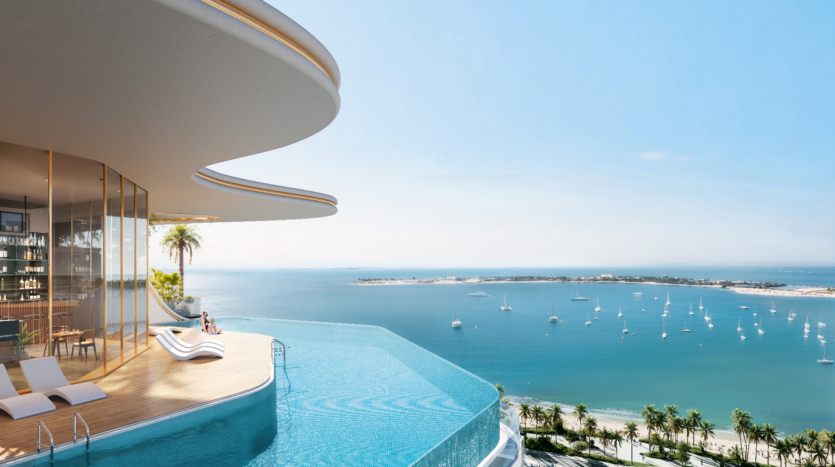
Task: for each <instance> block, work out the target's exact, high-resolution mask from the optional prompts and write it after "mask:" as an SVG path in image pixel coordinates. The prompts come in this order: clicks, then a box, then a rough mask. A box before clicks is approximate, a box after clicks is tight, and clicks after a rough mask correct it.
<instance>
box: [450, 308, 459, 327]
mask: <svg viewBox="0 0 835 467" xmlns="http://www.w3.org/2000/svg"><path fill="white" fill-rule="evenodd" d="M452 314H453V316H455V321H453V322H452V327H454V328H460V327H461V321H458V314H457V313H455V310H452Z"/></svg>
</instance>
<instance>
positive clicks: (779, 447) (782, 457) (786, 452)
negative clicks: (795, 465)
mask: <svg viewBox="0 0 835 467" xmlns="http://www.w3.org/2000/svg"><path fill="white" fill-rule="evenodd" d="M774 451H775V452H776V453H777V460H779V461H780V467H783V461H786V463H788V461H789V458H790V457H791V455H792V448H791V446H790V445H789V443H787V442H785V441H783V440H777V442H775V443H774Z"/></svg>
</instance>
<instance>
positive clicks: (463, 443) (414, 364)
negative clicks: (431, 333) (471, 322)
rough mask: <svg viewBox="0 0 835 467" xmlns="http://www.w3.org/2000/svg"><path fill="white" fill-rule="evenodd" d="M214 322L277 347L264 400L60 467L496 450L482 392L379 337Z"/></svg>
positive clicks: (414, 460) (442, 460)
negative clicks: (283, 356)
mask: <svg viewBox="0 0 835 467" xmlns="http://www.w3.org/2000/svg"><path fill="white" fill-rule="evenodd" d="M216 323H217V324H218V326H219V327H220V328H222V329H223V330H224V331H234V332H248V333H259V334H267V335H270V336H273V337H274V338H276V339H278V340H280V341H282V342H283V343H284V344H285V345H286V346H287V347H288V349H287V360H286V364H285V365H282V364H281V362H280V360H279V364H278V366H277V367H276V373H275V394H274V398H273V397H272V396H273V394H270V399H269V400H268V401H267V402H266V403H264V404H260V405H258V406H255V407H247V408H245V409H242V410H239V411H236V412H234V413H233V414H231V415H229V416H224V417H222V418H220V419H211V420H207V421H206V422H201V423H199V424H198V425H197V426H192V427H184V428H183V429H182V431H180V432H178V433H177V434H176V435H174V436H172V435H167V436H161V437H158V438H154V437H153V436H151V437H150V438H148V437H143V439H136V440H133V441H131V442H129V443H128V444H129V445H128V446H124V445H123V446H120V447H119V449H116V448H114V449H107V450H104V451H102V450H100V449H97V448H96V445H95V443H94V445H93V447H92V452H91V453H90V454H89V455H87V456H86V457H85V458H84V459H79V458H76V459H73V461H72V462H71V463H69V464H66V465H96V466H98V465H125V464H131V465H154V466H157V467H161V466H166V465H178V466H191V465H194V466H201V467H202V466H205V465H212V466H215V465H222V466H243V465H251V466H267V465H269V466H274V465H286V466H381V467H388V466H410V465H415V466H421V467H422V466H424V465H427V466H428V465H444V466H449V467H459V466H461V467H463V466H476V465H477V464H478V462H479V461H480V460H481V459H483V458H484V457H486V455H487V454H488V453H489V452H490V451H491V450H492V449H493V448H494V447H495V446H496V444H497V443H498V441H499V401H498V392H497V391H496V389H495V388H494V387H493V386H492V385H490V384H489V383H487V382H486V381H484V380H482V379H480V378H478V377H476V376H474V375H472V374H470V373H468V372H466V371H464V370H462V369H460V368H458V367H456V366H454V365H452V364H450V363H448V362H446V361H445V360H443V359H441V358H439V357H437V356H435V355H434V354H432V353H430V352H428V351H426V350H424V349H422V348H420V347H418V346H416V345H414V344H412V343H411V342H409V341H406V340H405V339H402V338H400V337H398V336H397V335H395V334H393V333H391V332H389V331H387V330H385V329H382V328H378V327H373V326H357V325H338V324H323V323H311V322H299V321H283V320H268V319H246V318H221V319H216ZM186 325H188V324H186ZM219 376H220V377H234V375H219ZM265 407H269V409H267V410H265ZM273 408H274V410H275V412H272V410H273ZM180 418H187V417H180ZM164 423H169V422H164ZM178 423H185V422H184V421H182V420H180V421H179V422H178ZM123 436H126V437H130V436H131V435H123ZM149 454H153V455H152V456H151V457H148V456H149Z"/></svg>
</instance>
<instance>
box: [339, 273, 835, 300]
mask: <svg viewBox="0 0 835 467" xmlns="http://www.w3.org/2000/svg"><path fill="white" fill-rule="evenodd" d="M530 282H589V283H613V284H652V285H674V286H684V287H715V288H724V289H729V290H733V291H734V292H738V293H745V294H755V295H772V296H789V297H798V296H804V297H835V288H833V287H820V286H802V285H795V286H793V287H792V288H790V289H786V288H782V287H786V286H787V285H789V284H783V283H777V282H749V281H736V280H725V279H687V278H683V277H669V276H660V277H655V276H616V275H613V274H601V275H599V276H573V277H568V276H503V277H438V278H428V279H418V278H415V277H412V278H411V279H395V278H393V277H391V278H370V277H369V278H365V279H363V278H359V279H357V280H356V281H354V284H357V285H406V284H448V285H449V284H470V285H472V284H496V283H502V284H510V283H530Z"/></svg>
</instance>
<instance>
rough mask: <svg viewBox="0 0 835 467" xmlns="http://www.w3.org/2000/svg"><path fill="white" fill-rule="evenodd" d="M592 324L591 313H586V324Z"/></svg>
mask: <svg viewBox="0 0 835 467" xmlns="http://www.w3.org/2000/svg"><path fill="white" fill-rule="evenodd" d="M590 325H591V320H590V319H589V315H586V326H590Z"/></svg>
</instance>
